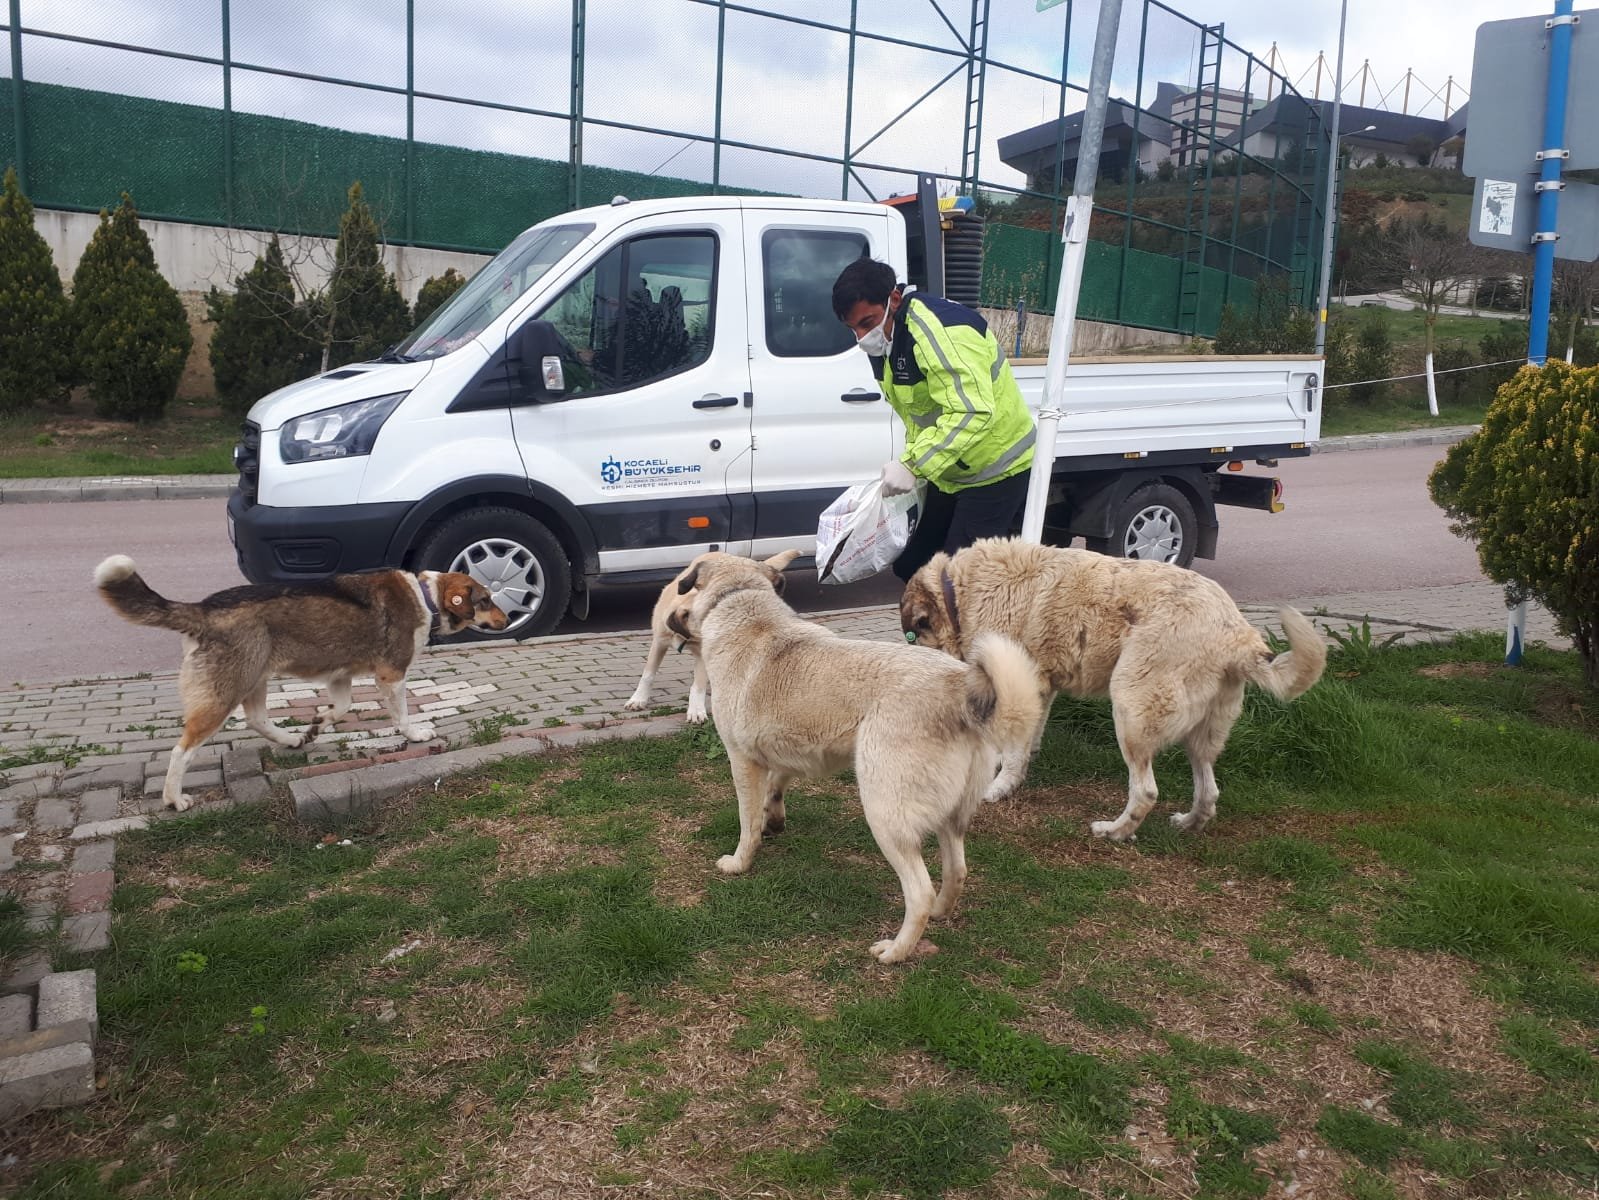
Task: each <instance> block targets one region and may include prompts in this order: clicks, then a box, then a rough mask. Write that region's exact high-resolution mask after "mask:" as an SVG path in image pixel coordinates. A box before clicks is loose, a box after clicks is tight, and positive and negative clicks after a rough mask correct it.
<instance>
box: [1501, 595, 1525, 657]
mask: <svg viewBox="0 0 1599 1200" xmlns="http://www.w3.org/2000/svg"><path fill="white" fill-rule="evenodd" d="M1526 645H1527V602H1526V601H1525V600H1523V601H1522V602H1521V603H1520V604H1518V605H1516V606H1515V607H1514V608H1512V609H1511V610H1510V612H1509V614H1508V616H1507V619H1506V621H1505V665H1506V666H1508V667H1519V666H1520V665H1521V651H1522V649H1523V648H1524V647H1525V646H1526Z"/></svg>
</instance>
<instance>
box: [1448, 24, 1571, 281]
mask: <svg viewBox="0 0 1599 1200" xmlns="http://www.w3.org/2000/svg"><path fill="white" fill-rule="evenodd" d="M1575 15H1576V17H1577V20H1578V23H1577V26H1576V30H1575V34H1574V36H1573V37H1572V39H1571V82H1570V91H1569V93H1568V96H1567V100H1566V144H1565V146H1550V147H1546V146H1544V145H1543V118H1544V105H1545V103H1546V101H1545V94H1546V92H1547V88H1548V79H1549V30H1548V29H1547V28H1546V26H1547V25H1548V23H1549V18H1547V17H1516V18H1514V19H1512V20H1508V21H1487V22H1485V23H1483V24H1481V25H1479V26H1477V48H1476V54H1475V57H1474V58H1473V59H1472V62H1471V93H1470V94H1471V106H1470V107H1469V108H1468V109H1467V110H1466V114H1467V115H1466V123H1467V128H1466V154H1465V158H1464V160H1463V161H1462V163H1461V170H1462V171H1463V172H1465V173H1466V174H1467V175H1471V176H1474V177H1476V178H1479V179H1480V178H1482V177H1484V176H1491V177H1493V178H1496V179H1502V180H1511V179H1519V178H1520V176H1521V175H1522V173H1523V172H1532V173H1536V172H1537V170H1538V164H1537V162H1536V161H1534V159H1533V157H1532V156H1533V154H1534V153H1535V152H1536V151H1538V150H1544V149H1553V150H1560V149H1564V150H1570V151H1571V157H1570V158H1569V159H1567V160H1566V161H1565V162H1564V163H1563V164H1562V166H1563V169H1565V170H1567V171H1577V170H1583V169H1586V168H1589V167H1599V121H1595V120H1593V114H1594V113H1596V112H1599V9H1587V10H1585V11H1583V12H1580V13H1577V14H1575ZM1569 196H1570V189H1569V188H1568V189H1567V191H1566V192H1564V193H1562V195H1561V197H1560V217H1561V226H1562V232H1564V225H1565V215H1566V200H1567V198H1568V197H1569ZM1523 205H1524V206H1526V207H1529V208H1536V207H1537V205H1536V204H1534V203H1533V197H1532V191H1531V184H1530V181H1529V183H1528V186H1527V191H1526V192H1525V194H1524V195H1520V196H1518V198H1517V207H1522V206H1523ZM1473 228H1475V223H1473ZM1529 228H1530V227H1529ZM1473 240H1475V239H1473ZM1557 244H1558V243H1557ZM1519 249H1526V246H1525V245H1523V246H1521V247H1519ZM1557 253H1558V251H1557Z"/></svg>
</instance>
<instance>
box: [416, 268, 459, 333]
mask: <svg viewBox="0 0 1599 1200" xmlns="http://www.w3.org/2000/svg"><path fill="white" fill-rule="evenodd" d="M465 283H466V276H464V275H462V274H461V273H460V272H459V271H457V270H456V269H455V268H454V267H448V268H446V269H445V272H444V274H442V275H434V276H432V277H430V278H429V279H428V281H427V282H426V283H424V284H423V285H422V290H421V291H419V292H417V294H416V315H415V317H414V318H413V322H414V324H415V326H416V327H417V328H421V325H422V322H424V321H426V320H427V319H428V318H429V317H431V316H432V315H433V314H434V312H435V311H437V309H438V307H439V305H441V304H443V303H444V302H445V301H446V300H448V299H449V298H450V297H451V296H453V295H455V293H456V292H458V291H460V290H461V288H462V286H463V285H464V284H465Z"/></svg>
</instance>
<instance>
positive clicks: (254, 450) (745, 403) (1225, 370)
mask: <svg viewBox="0 0 1599 1200" xmlns="http://www.w3.org/2000/svg"><path fill="white" fill-rule="evenodd" d="M910 226H911V227H912V228H911V230H910V232H911V233H913V234H917V233H919V234H921V236H922V237H923V239H925V238H926V237H928V236H931V237H932V238H934V239H936V238H938V237H939V234H938V232H937V229H938V225H937V221H936V220H934V221H932V222H928V221H927V220H926V217H925V213H924V215H923V217H922V218H920V219H916V220H913V221H912V222H910ZM907 232H908V228H907V221H906V219H905V216H904V215H903V214H902V212H901V211H900V208H899V207H898V206H894V205H888V204H870V203H855V202H844V201H824V200H798V199H769V198H751V197H732V196H712V197H700V198H678V199H669V200H649V201H633V202H629V201H626V200H624V199H622V198H620V197H619V198H618V199H617V200H615V201H613V202H612V203H611V204H610V205H606V206H601V207H595V208H588V209H583V210H579V211H575V212H570V213H567V214H565V215H563V216H560V217H556V218H553V219H551V220H548V221H545V222H543V223H541V224H539V225H535V226H534V227H533V228H531V229H529V230H527V231H526V232H525V233H523V234H521V235H520V236H519V237H518V238H517V239H516V240H515V241H513V242H512V243H511V244H510V245H509V246H507V247H506V248H505V250H503V251H502V252H501V253H500V254H499V255H497V256H496V257H495V258H494V259H493V260H491V261H490V262H489V263H488V264H487V265H485V266H484V267H483V268H482V270H481V271H479V272H478V273H477V274H476V275H474V276H473V277H472V279H471V280H470V281H469V282H468V283H467V284H466V285H465V286H464V287H463V288H461V290H460V291H458V292H457V293H456V294H455V295H454V296H453V297H452V298H451V299H450V300H449V301H448V302H447V303H446V304H444V305H443V306H442V307H440V308H439V309H438V310H437V311H436V312H434V313H433V314H432V316H431V317H430V318H429V319H428V320H427V321H426V322H424V323H423V324H422V325H421V327H420V328H418V329H417V330H416V331H415V332H414V333H412V334H411V336H410V337H408V338H407V339H406V340H405V341H404V342H401V343H400V344H399V345H398V346H396V347H395V348H394V349H393V350H391V351H390V352H389V353H387V354H385V355H384V356H383V358H381V359H380V360H378V361H374V362H364V363H356V364H352V365H350V366H346V367H342V368H339V369H337V370H333V371H329V372H327V373H325V374H322V375H319V376H317V377H316V378H313V379H307V380H304V381H302V382H299V383H296V384H292V385H290V386H288V387H285V388H282V389H280V390H279V391H276V392H274V393H272V394H271V395H269V396H266V397H264V398H263V399H262V400H260V401H258V402H257V403H256V404H255V406H254V407H253V408H251V410H250V412H249V414H248V418H247V420H246V421H245V424H244V433H243V438H242V440H241V442H240V444H239V446H238V448H237V449H236V451H235V460H236V464H237V466H238V469H239V483H238V487H237V488H236V489H235V491H234V493H233V494H232V496H231V497H230V499H229V502H228V528H229V533H230V536H231V537H232V538H233V542H234V545H235V547H236V549H237V552H238V559H239V566H240V569H241V570H242V571H243V573H244V575H245V577H246V578H248V579H250V580H251V581H253V582H256V583H289V582H295V581H306V580H312V579H316V578H320V577H323V576H326V575H328V574H331V573H333V572H342V571H356V570H363V569H368V568H376V567H386V566H403V567H407V568H410V569H421V568H439V569H452V570H465V571H468V572H469V573H471V574H472V575H473V576H474V577H476V578H477V579H478V580H480V581H481V582H482V583H484V584H485V585H486V586H487V587H488V588H490V589H491V591H492V592H493V594H494V597H495V600H496V602H497V603H498V604H499V605H500V606H501V607H502V608H503V609H504V610H505V611H506V613H507V614H508V615H509V616H510V618H511V620H510V623H509V625H508V627H507V630H506V635H507V636H513V637H528V636H533V635H537V634H542V633H547V632H548V631H549V630H551V629H552V628H553V627H554V626H555V624H556V623H557V622H558V621H559V620H560V619H561V617H562V616H563V615H564V614H565V613H566V612H567V610H568V609H569V608H570V609H571V610H572V611H573V612H574V613H576V615H578V616H579V617H582V616H584V615H586V614H587V611H588V600H589V596H590V595H591V593H592V592H593V591H594V590H595V589H596V588H599V587H603V586H609V585H622V584H638V583H647V582H652V581H661V580H664V579H666V578H669V577H670V576H671V575H672V574H673V573H675V572H676V571H677V570H679V569H680V568H681V567H682V566H683V565H684V564H685V563H687V562H688V561H689V560H690V559H691V558H693V557H694V556H695V555H696V554H699V553H701V552H702V551H705V550H711V549H722V550H727V551H730V552H733V553H737V554H755V555H767V554H770V553H774V552H776V551H777V550H780V549H784V548H787V547H791V546H800V547H804V548H805V549H806V550H807V552H810V551H812V550H814V542H815V534H816V524H817V517H818V515H819V513H820V512H821V510H822V509H823V508H824V507H826V505H827V504H828V502H829V501H831V500H832V499H833V498H834V497H836V496H837V495H838V493H839V492H840V491H841V490H843V489H844V488H846V487H848V486H849V485H851V484H854V483H859V482H861V481H863V480H866V479H869V478H872V477H874V476H875V475H876V474H877V471H878V468H879V467H880V465H881V464H882V463H883V462H884V461H885V460H887V459H889V458H893V457H895V456H897V455H898V453H899V452H900V450H901V448H902V445H903V429H902V427H901V424H900V421H899V420H898V418H897V417H896V416H895V415H894V413H893V411H892V410H891V409H890V408H889V406H888V404H887V402H886V401H885V400H883V398H882V396H881V394H880V392H879V389H878V385H877V382H876V380H875V379H874V378H873V377H872V373H871V369H870V366H869V364H868V362H867V358H866V356H865V355H864V354H862V353H861V352H860V351H859V350H857V349H856V348H855V344H854V338H853V336H852V335H851V334H850V332H849V331H848V330H847V329H845V328H844V326H843V325H842V324H840V323H839V322H838V320H837V319H836V318H835V317H834V315H833V312H832V307H831V290H832V284H833V280H834V279H835V278H836V277H837V275H838V273H839V271H840V270H841V269H842V268H843V267H844V265H845V264H846V263H848V262H850V261H851V260H853V259H855V258H858V257H859V256H861V255H863V254H864V255H870V256H872V257H874V258H878V259H883V260H885V261H887V262H889V263H892V264H893V265H894V266H895V267H896V268H897V269H898V270H899V272H900V274H901V278H905V277H906V275H907V272H908V270H909V269H910V268H912V267H914V266H916V265H918V264H919V263H925V262H926V261H927V260H928V258H929V257H930V256H929V255H927V254H926V253H924V252H923V251H924V249H925V246H926V244H927V243H926V241H925V240H923V241H922V242H921V243H918V242H917V241H916V240H915V238H914V237H912V238H911V239H909V240H908V238H907ZM911 281H912V282H917V281H916V280H915V279H914V278H913V279H912V280H911ZM1012 366H1013V369H1014V371H1015V374H1016V377H1017V380H1018V381H1019V383H1020V385H1021V388H1022V391H1023V392H1024V394H1025V395H1026V396H1027V399H1028V402H1029V403H1030V404H1031V405H1032V406H1034V407H1035V408H1036V407H1037V406H1038V403H1039V399H1040V391H1041V389H1042V385H1043V375H1044V364H1043V362H1042V360H1037V359H1019V360H1017V361H1015V362H1014V363H1013V364H1012ZM1322 374H1323V368H1322V363H1321V360H1320V359H1317V358H1314V357H1296V356H1280V357H1236V358H1234V357H1222V356H1217V355H1199V356H1182V357H1177V356H1173V357H1165V356H1153V357H1141V358H1131V357H1125V358H1080V359H1074V360H1073V362H1072V364H1071V369H1070V372H1069V373H1068V375H1067V385H1066V390H1065V395H1064V397H1063V401H1064V403H1063V404H1062V405H1061V407H1062V408H1063V410H1064V412H1065V414H1066V415H1065V417H1064V419H1063V420H1062V422H1061V424H1060V430H1059V435H1058V437H1057V439H1056V444H1055V446H1054V448H1053V452H1054V455H1055V462H1054V474H1053V483H1052V487H1051V490H1050V507H1049V509H1048V511H1047V516H1046V522H1045V524H1046V538H1047V539H1048V540H1051V541H1056V542H1061V543H1064V542H1066V541H1069V540H1070V539H1071V538H1072V537H1074V536H1079V537H1083V538H1085V539H1087V544H1088V545H1089V546H1090V547H1093V548H1096V549H1101V550H1105V551H1107V552H1109V553H1114V554H1124V555H1129V556H1136V557H1157V558H1161V559H1163V560H1166V561H1174V562H1178V563H1182V564H1185V565H1186V564H1187V563H1188V562H1189V561H1191V560H1192V558H1193V557H1194V556H1195V555H1196V554H1197V555H1199V556H1202V557H1213V556H1214V553H1215V549H1216V528H1217V526H1216V507H1217V505H1219V504H1236V505H1243V506H1247V507H1254V508H1263V509H1269V510H1273V511H1275V510H1276V509H1278V508H1280V507H1281V504H1280V499H1279V497H1280V492H1281V489H1280V486H1279V485H1278V484H1277V482H1276V481H1275V480H1274V479H1272V478H1270V477H1267V476H1259V475H1243V474H1239V473H1237V472H1239V471H1240V470H1241V469H1242V467H1243V465H1244V464H1245V463H1246V462H1249V461H1254V462H1257V463H1260V464H1262V465H1266V466H1271V465H1274V464H1275V461H1276V460H1277V459H1278V458H1280V457H1285V456H1292V455H1300V454H1307V453H1309V445H1310V443H1311V442H1313V441H1314V440H1315V438H1316V437H1317V435H1318V432H1319V428H1320V422H1321V411H1320V409H1321V405H1320V399H1321V378H1322ZM1045 452H1047V451H1046V449H1045V448H1044V447H1042V446H1041V447H1039V453H1045Z"/></svg>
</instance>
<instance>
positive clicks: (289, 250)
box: [33, 209, 489, 400]
mask: <svg viewBox="0 0 1599 1200" xmlns="http://www.w3.org/2000/svg"><path fill="white" fill-rule="evenodd" d="M99 225H100V218H99V216H98V215H96V214H93V213H77V212H61V211H59V210H55V209H35V210H34V214H33V226H34V228H35V229H37V230H38V231H39V233H40V235H41V236H42V237H43V238H44V240H45V242H46V244H48V245H49V247H50V253H51V254H52V255H53V256H54V258H55V264H56V270H58V271H60V272H61V282H62V283H63V284H64V285H65V286H66V287H67V288H69V289H70V288H71V286H72V273H73V272H74V271H76V270H77V269H78V260H79V259H80V258H82V257H83V251H84V249H85V248H86V247H87V246H88V244H89V239H90V238H91V237H93V236H94V231H95V230H96V229H97V228H98V227H99ZM139 227H140V228H141V229H143V230H144V232H145V234H146V236H148V237H149V239H150V245H151V248H152V249H153V250H154V251H155V262H156V266H157V267H159V268H160V269H161V274H162V275H164V276H165V277H166V280H167V282H168V283H170V284H171V285H172V286H173V287H175V288H177V289H178V294H179V295H180V296H181V297H182V299H183V307H184V309H185V310H186V311H187V312H188V314H189V328H190V329H191V330H192V331H193V333H194V349H193V350H192V351H190V353H189V361H188V363H187V364H185V366H184V368H183V377H182V379H180V380H179V382H178V398H179V399H180V400H197V399H205V398H208V397H210V396H213V395H215V394H216V382H215V380H214V379H213V377H212V375H211V359H210V355H209V347H210V345H211V329H212V327H211V324H210V322H208V321H207V320H206V319H205V294H206V293H207V292H208V291H210V290H211V288H212V287H215V288H216V289H217V290H218V291H222V292H231V291H233V286H234V285H233V281H234V280H235V279H236V278H238V276H240V275H242V274H244V272H246V271H248V270H249V269H250V267H251V266H252V265H254V263H255V259H256V256H257V255H258V254H260V253H262V252H263V251H264V250H265V249H266V246H267V243H268V242H269V241H270V240H271V236H270V235H269V234H265V233H256V232H253V231H250V230H244V229H222V228H218V227H216V226H210V225H185V224H180V223H177V222H173V221H145V220H141V221H140V222H139ZM279 240H280V242H281V243H282V246H283V257H284V261H285V262H286V263H287V264H288V266H289V269H290V271H291V272H292V273H293V275H294V277H295V280H296V283H297V285H298V286H299V288H300V291H301V293H302V294H304V293H305V292H308V291H312V292H314V291H317V290H319V289H320V288H322V287H325V286H326V284H327V281H328V274H329V272H330V271H331V270H332V268H333V247H334V240H333V239H332V238H316V237H293V236H286V237H283V238H280V239H279ZM488 260H489V256H488V255H486V254H463V253H458V252H455V251H450V250H425V249H421V248H419V247H416V246H385V247H384V251H383V262H384V265H385V266H387V267H388V269H389V270H390V271H391V272H392V273H393V274H394V277H395V281H396V283H398V284H399V287H400V294H401V295H402V296H404V297H405V302H406V303H407V304H414V303H415V302H416V294H417V292H419V291H420V290H421V288H422V285H423V284H424V283H426V282H427V281H428V280H429V279H430V278H432V277H433V276H435V275H442V274H444V272H445V271H446V270H447V269H449V268H450V267H454V268H455V269H456V271H458V272H459V273H460V274H462V275H466V276H470V275H472V274H473V273H474V272H475V271H476V270H477V269H478V268H479V267H480V266H482V265H483V264H484V263H486V262H487V261H488Z"/></svg>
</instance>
